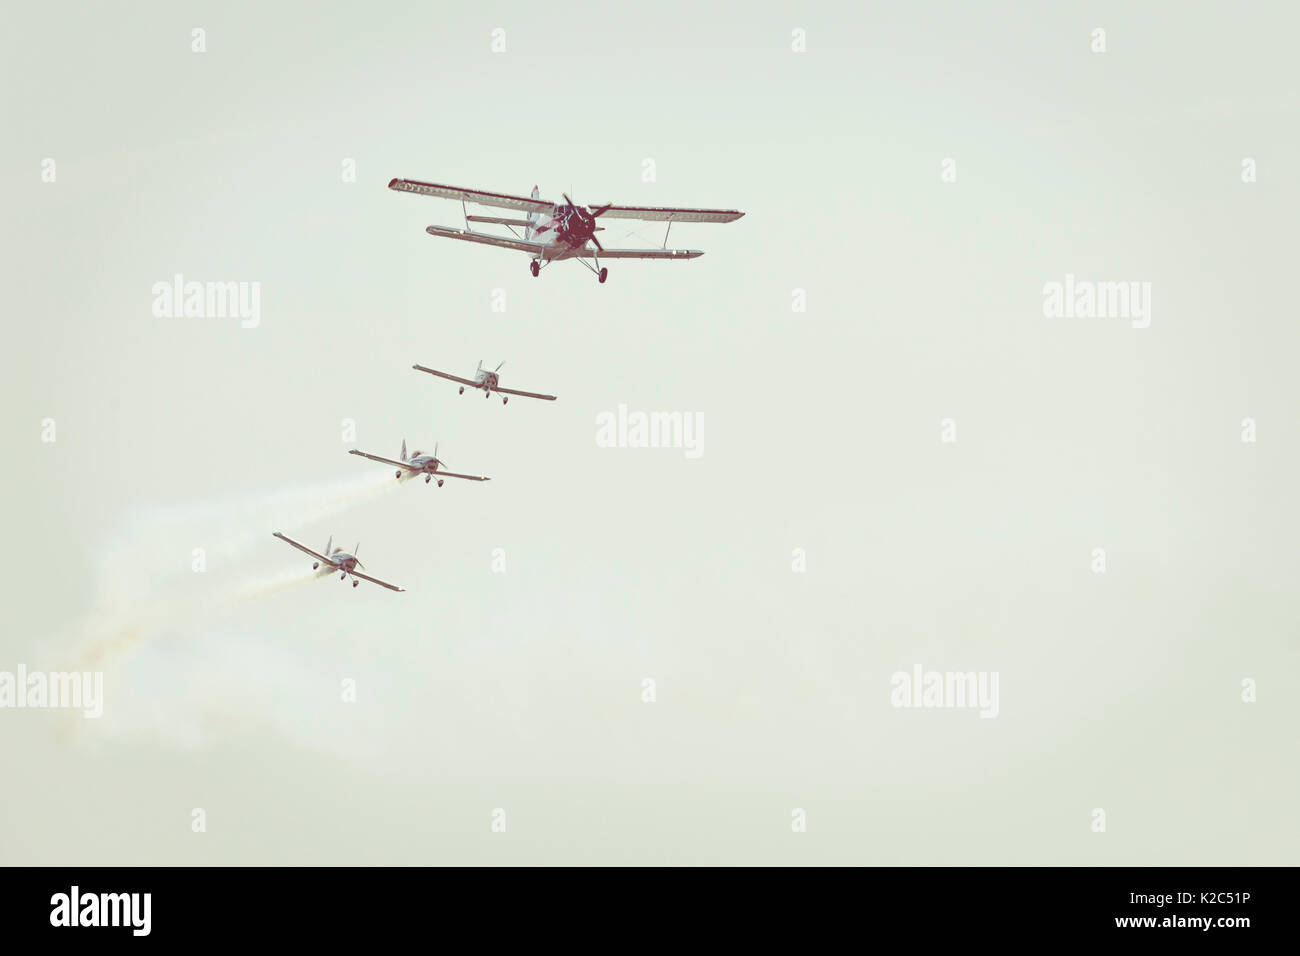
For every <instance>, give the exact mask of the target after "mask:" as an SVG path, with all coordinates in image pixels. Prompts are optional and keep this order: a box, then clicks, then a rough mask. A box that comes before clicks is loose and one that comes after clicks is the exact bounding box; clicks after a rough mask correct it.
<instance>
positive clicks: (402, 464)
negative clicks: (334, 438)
mask: <svg viewBox="0 0 1300 956" xmlns="http://www.w3.org/2000/svg"><path fill="white" fill-rule="evenodd" d="M348 454H349V455H357V456H359V457H361V458H369V459H370V460H371V461H378V462H382V463H383V464H385V465H396V466H397V467H398V468H404V469H406V470H407V471H415V469H414V468H412V467H411V463H410V462H407V461H398V460H397V459H396V458H384V457H383V456H381V455H372V454H370V453H369V452H364V451H359V450H358V449H356V448H350V449H348Z"/></svg>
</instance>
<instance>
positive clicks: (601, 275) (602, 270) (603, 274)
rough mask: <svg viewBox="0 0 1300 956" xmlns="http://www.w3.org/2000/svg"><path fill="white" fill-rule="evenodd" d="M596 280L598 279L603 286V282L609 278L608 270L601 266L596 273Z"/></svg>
mask: <svg viewBox="0 0 1300 956" xmlns="http://www.w3.org/2000/svg"><path fill="white" fill-rule="evenodd" d="M596 278H597V279H599V280H600V281H601V283H602V284H603V283H604V281H605V280H606V279H608V278H609V270H608V269H606V268H605V267H604V266H601V267H600V271H599V272H597V273H596Z"/></svg>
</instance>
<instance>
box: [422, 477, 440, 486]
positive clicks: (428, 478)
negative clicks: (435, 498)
mask: <svg viewBox="0 0 1300 956" xmlns="http://www.w3.org/2000/svg"><path fill="white" fill-rule="evenodd" d="M431 481H433V475H425V476H424V483H425V484H426V485H427V484H428V483H429V482H431ZM438 484H442V482H441V481H440V482H438Z"/></svg>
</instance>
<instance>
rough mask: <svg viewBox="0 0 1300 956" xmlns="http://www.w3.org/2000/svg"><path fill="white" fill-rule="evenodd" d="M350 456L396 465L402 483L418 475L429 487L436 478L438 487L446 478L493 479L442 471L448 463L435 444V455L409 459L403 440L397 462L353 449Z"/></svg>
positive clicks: (414, 454) (413, 454) (419, 454)
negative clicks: (400, 457) (400, 454)
mask: <svg viewBox="0 0 1300 956" xmlns="http://www.w3.org/2000/svg"><path fill="white" fill-rule="evenodd" d="M348 454H349V455H359V456H360V457H362V458H369V459H370V460H371V461H378V462H381V463H383V464H385V465H396V466H397V468H398V472H397V480H398V481H401V480H402V478H403V477H406V478H414V477H415V476H416V475H424V483H425V484H426V485H427V484H428V483H429V482H430V481H431V480H433V479H434V478H437V479H438V487H439V488H441V487H442V479H444V478H464V479H466V480H467V481H491V480H492V479H491V478H484V477H482V476H480V475H458V474H456V473H455V472H454V471H442V470H441V469H442V468H444V467H445V466H446V464H447V463H446V462H445V461H443V460H442V459H441V458H439V457H438V445H437V443H436V442H435V443H434V446H433V454H432V455H426V454H424V453H423V452H421V451H420V450H419V449H416V450H415V451H413V452H411V454H410V456H409V457H408V456H407V454H406V439H405V438H403V439H402V459H401V461H397V460H395V459H393V458H384V457H383V456H381V455H371V454H368V453H367V452H364V451H358V450H357V449H355V448H353V449H351V450H350V451H349V452H348Z"/></svg>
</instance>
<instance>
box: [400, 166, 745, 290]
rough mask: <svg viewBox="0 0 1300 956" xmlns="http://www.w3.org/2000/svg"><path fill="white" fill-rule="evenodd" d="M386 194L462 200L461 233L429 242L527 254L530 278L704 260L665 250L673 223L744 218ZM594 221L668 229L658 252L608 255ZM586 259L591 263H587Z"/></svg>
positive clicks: (446, 231)
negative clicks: (562, 269)
mask: <svg viewBox="0 0 1300 956" xmlns="http://www.w3.org/2000/svg"><path fill="white" fill-rule="evenodd" d="M388 188H389V189H394V190H397V191H398V192H406V193H415V194H417V195H420V196H434V197H436V198H438V199H453V200H454V199H458V200H460V204H461V209H462V211H463V213H464V216H465V228H464V229H453V228H451V227H449V226H429V227H428V228H427V229H425V232H427V233H429V235H431V236H443V237H445V238H447V239H460V240H462V241H464V242H477V243H481V244H482V245H487V246H496V247H497V248H499V249H513V250H515V251H517V252H525V253H527V254H528V256H529V258H530V261H529V263H528V268H529V271H530V272H532V274H533V276H534V277H536V276H537V275H538V274H539V273H540V272H541V270H542V269H543V268H545V267H546V266H548V265H550V264H551V263H552V262H558V261H560V260H563V259H576V260H577V261H578V262H580V263H582V264H583V265H584V266H586V267H587V268H588V269H590V270H591V271H592V272H593V273H595V275H596V278H597V279H599V280H600V281H601V282H604V281H605V279H606V278H608V276H609V270H608V269H607V268H605V267H604V266H602V265H601V264H600V260H601V259H698V258H699V257H700V256H702V255H704V253H703V252H701V251H700V250H698V249H669V248H668V236H669V233H670V232H671V231H672V228H673V223H675V222H735V221H736V220H737V219H739V218H740V217H741V216H743V215H744V213H743V212H740V211H738V210H735V209H686V208H678V207H672V206H618V205H615V204H614V203H605V204H604V205H599V206H580V205H578V204H577V203H575V202H574V201H573V200H572V199H570V198H569V197H568V195H567V194H564V193H561V195H562V196H563V197H564V202H562V203H557V202H553V201H552V200H550V199H542V198H541V196H540V194H539V193H538V191H537V187H536V186H534V187H533V191H532V194H531V195H528V196H512V195H509V194H507V193H493V192H486V191H484V190H481V189H464V188H462V187H460V186H444V185H442V184H440V183H425V182H420V181H419V180H415V179H394V180H393V181H392V182H390V183H389V184H388ZM471 204H473V205H477V206H489V207H493V208H496V209H509V210H513V211H514V212H516V213H522V214H523V215H522V218H521V217H519V216H515V217H509V216H482V215H471V214H470V212H469V206H470V205H471ZM598 219H605V220H610V219H637V220H641V221H643V222H666V223H667V224H668V225H667V227H666V228H665V229H664V244H663V246H662V247H661V248H658V249H653V248H651V249H606V248H605V247H604V246H603V245H602V244H601V242H600V240H599V239H597V238H596V233H598V232H601V231H603V228H604V227H602V226H599V225H597V220H598ZM475 225H493V226H504V227H505V228H506V229H507V230H508V231H509V233H510V234H509V235H499V234H495V233H491V232H485V231H481V230H479V229H475V228H474V226H475ZM588 259H590V260H591V261H590V262H588V261H587V260H588Z"/></svg>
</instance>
